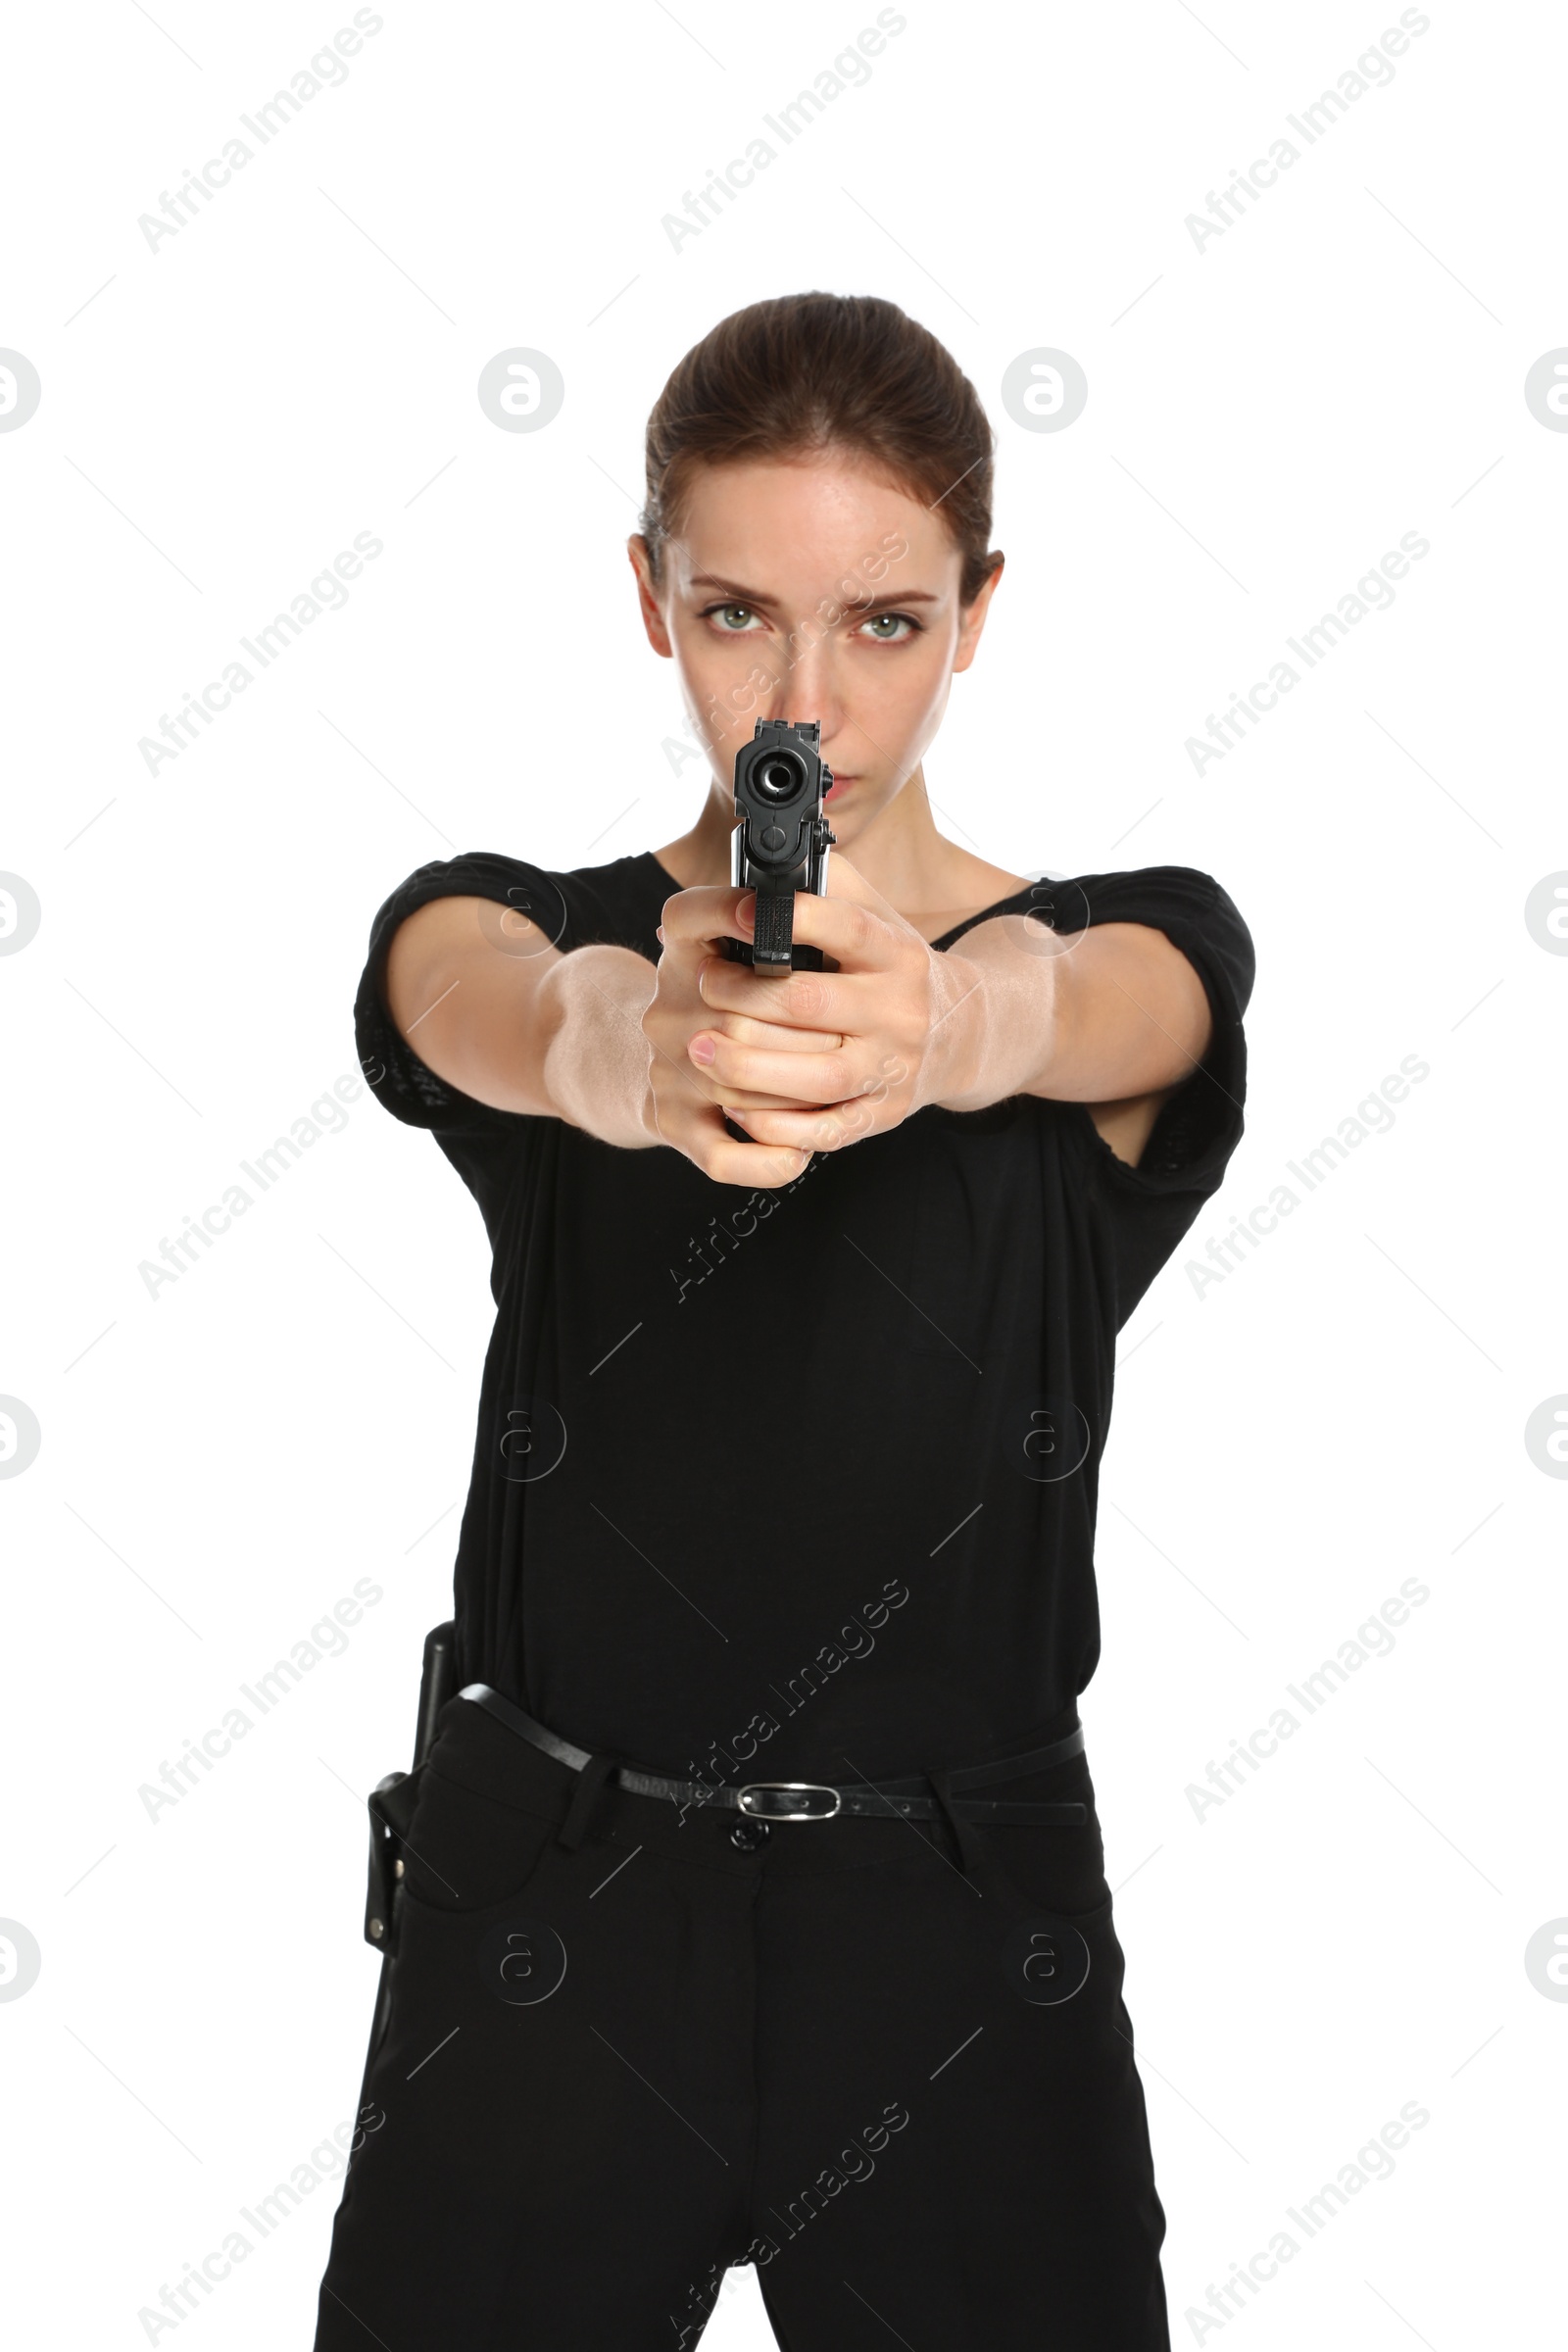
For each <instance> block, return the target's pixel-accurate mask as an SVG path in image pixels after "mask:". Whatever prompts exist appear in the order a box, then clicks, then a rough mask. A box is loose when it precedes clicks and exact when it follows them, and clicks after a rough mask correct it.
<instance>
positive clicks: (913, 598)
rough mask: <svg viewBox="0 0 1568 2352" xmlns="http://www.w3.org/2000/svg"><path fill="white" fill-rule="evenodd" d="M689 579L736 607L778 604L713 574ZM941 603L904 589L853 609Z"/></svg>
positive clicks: (695, 574)
mask: <svg viewBox="0 0 1568 2352" xmlns="http://www.w3.org/2000/svg"><path fill="white" fill-rule="evenodd" d="M689 578H690V582H691V585H692V587H694V588H721V589H722V590H723V591H724V594H725V595H726V596H732V597H733V598H734V599H735V602H736V603H737V604H738V605H776V604H777V603H778V602H779V600H778V598H777V597H776V596H764V595H763V593H762V592H761V590H760V589H759V588H743V587H742V586H741V585H740V583H739V581H738V580H721V579H719V578H718V576H717V575H716V573H714V572H711V571H694V572H692V573H691V574H690V575H689ZM941 602H942V599H941V597H940V596H934V595H933V594H932V593H931V591H930V590H929V589H926V588H907V589H906V590H905V591H904V593H903V595H901V596H895V595H887V596H871V597H866V598H865V599H863V600H862V599H861V598H859V597H856V598H855V600H854V606H853V609H854V610H855V611H856V612H865V613H874V612H876V611H877V610H878V609H879V608H880V607H881V606H883V605H940V604H941Z"/></svg>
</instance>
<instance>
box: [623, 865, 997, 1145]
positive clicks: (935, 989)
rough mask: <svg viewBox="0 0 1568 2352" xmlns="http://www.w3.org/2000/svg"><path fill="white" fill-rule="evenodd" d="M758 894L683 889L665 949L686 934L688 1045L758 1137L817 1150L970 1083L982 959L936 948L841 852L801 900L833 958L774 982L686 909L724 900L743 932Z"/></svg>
mask: <svg viewBox="0 0 1568 2352" xmlns="http://www.w3.org/2000/svg"><path fill="white" fill-rule="evenodd" d="M754 898H755V893H753V892H751V891H736V890H729V891H713V892H704V891H684V892H682V893H681V896H680V898H679V899H677V900H673V901H671V902H670V904H669V905H668V906H667V907H666V908H665V917H666V921H665V936H666V959H667V956H668V953H669V948H668V941H669V939H670V937H671V936H672V935H678V936H679V938H680V940H681V943H682V973H683V988H685V987H687V986H688V983H686V981H685V979H684V975H685V974H687V973H689V974H690V981H689V989H690V990H691V991H694V992H695V994H696V1002H695V1003H694V1002H693V996H692V994H690V993H687V994H683V996H682V999H681V1029H682V1034H681V1035H680V1037H679V1046H680V1050H681V1051H683V1052H684V1054H685V1056H686V1058H687V1065H688V1067H689V1068H690V1069H691V1070H692V1071H694V1072H696V1073H698V1074H699V1075H700V1076H701V1078H702V1079H703V1081H704V1082H705V1084H706V1085H707V1087H708V1089H709V1099H710V1101H711V1102H715V1103H723V1104H725V1106H726V1107H727V1108H728V1110H729V1115H730V1117H731V1118H733V1119H734V1120H735V1121H736V1123H737V1124H738V1125H741V1126H744V1127H745V1129H746V1132H747V1133H748V1134H749V1135H751V1136H753V1137H754V1138H755V1139H756V1141H757V1143H758V1144H759V1145H768V1146H774V1147H790V1146H793V1147H796V1148H798V1149H799V1150H800V1151H801V1152H805V1153H807V1154H809V1153H810V1152H836V1151H839V1150H841V1149H842V1148H843V1147H844V1145H846V1144H849V1143H854V1142H856V1141H858V1140H859V1139H861V1138H863V1137H865V1136H868V1135H880V1134H882V1133H884V1132H885V1131H886V1130H887V1129H888V1128H890V1127H897V1126H898V1125H899V1124H900V1123H901V1122H902V1121H903V1120H905V1119H907V1117H908V1116H909V1113H910V1112H911V1111H913V1110H917V1109H919V1108H920V1107H921V1106H922V1105H923V1104H925V1103H930V1102H935V1101H937V1100H939V1099H940V1098H941V1096H942V1095H943V1094H944V1093H946V1092H949V1091H953V1090H955V1089H958V1090H961V1087H962V1084H963V1078H962V1070H963V1068H964V1067H965V1066H966V1065H967V1063H968V1061H969V1060H971V1059H972V1058H973V1043H974V1036H975V1031H976V1024H977V1016H978V1008H979V1006H980V1005H981V1003H982V997H981V989H982V983H983V974H982V973H981V972H980V970H979V969H978V968H977V967H975V966H973V965H971V964H969V963H967V962H965V961H964V959H963V958H962V957H961V956H947V955H938V954H937V953H936V951H935V950H934V949H933V948H931V947H930V946H929V944H928V943H927V942H926V941H925V940H924V939H923V938H922V937H921V935H920V933H919V932H918V931H916V930H915V929H914V927H913V925H912V924H910V923H907V922H906V921H905V919H904V917H903V915H901V914H900V913H899V912H898V910H897V908H896V907H892V906H890V905H889V903H888V902H887V900H886V899H884V898H883V897H882V896H881V894H880V893H879V892H877V891H875V890H873V889H872V887H871V885H870V884H869V883H868V882H867V881H866V880H865V878H864V876H863V875H861V874H860V873H858V871H857V870H856V868H855V867H854V866H853V865H851V864H850V862H849V860H848V859H847V858H844V857H843V856H842V855H835V856H834V857H833V858H831V859H830V860H829V863H828V887H827V895H826V896H825V897H823V898H817V897H815V896H813V895H812V894H810V893H809V892H805V891H802V892H798V893H797V894H796V899H795V937H796V939H797V941H799V942H802V943H803V944H808V945H810V946H812V947H818V948H820V949H821V950H822V951H823V954H824V957H825V958H826V960H827V961H828V962H829V963H830V964H831V965H832V966H833V967H834V968H832V969H825V970H823V971H820V972H807V971H798V972H792V973H789V974H787V975H785V976H784V977H782V978H776V979H770V978H768V977H766V976H765V975H760V974H758V973H757V972H755V971H754V970H753V969H752V967H751V966H750V965H749V964H743V963H731V962H729V961H728V960H727V959H725V958H724V957H723V956H721V955H719V954H718V953H717V952H716V950H712V949H711V946H710V943H709V942H708V941H707V940H706V939H705V938H704V936H703V930H704V920H703V916H702V914H701V912H700V911H699V910H698V909H697V908H695V907H692V908H691V909H690V910H689V911H688V902H689V901H697V900H702V899H717V900H721V901H722V902H724V905H725V912H726V916H727V918H728V919H729V920H730V921H731V922H732V923H735V924H736V925H737V928H736V932H735V935H736V936H741V933H740V930H739V927H738V926H739V924H741V923H744V924H745V926H746V929H747V931H748V932H749V931H750V928H751V920H752V916H751V909H752V906H753V902H754ZM716 927H721V926H716ZM960 1007H964V1008H966V1009H963V1010H960ZM644 1025H645V1026H647V1023H646V1022H645V1024H644ZM673 1034H674V1033H673V1032H670V1033H667V1034H666V1035H664V1036H662V1038H661V1041H660V1042H662V1043H666V1044H668V1043H670V1040H671V1038H672V1037H673ZM694 1156H695V1154H694ZM699 1164H700V1165H701V1164H703V1163H702V1162H701V1161H700V1162H699ZM800 1164H803V1165H804V1164H805V1163H804V1161H803V1162H802V1163H800ZM710 1172H713V1171H710ZM725 1181H746V1179H745V1178H744V1177H739V1178H732V1179H731V1178H726V1179H725Z"/></svg>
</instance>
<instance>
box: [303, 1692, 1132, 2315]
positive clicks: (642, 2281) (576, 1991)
mask: <svg viewBox="0 0 1568 2352" xmlns="http://www.w3.org/2000/svg"><path fill="white" fill-rule="evenodd" d="M1070 1720H1071V1719H1070V1718H1069V1719H1067V1720H1066V1722H1065V1723H1064V1724H1062V1725H1060V1726H1056V1727H1053V1726H1049V1725H1043V1726H1040V1727H1038V1732H1037V1735H1036V1736H1035V1737H1034V1738H1032V1739H1031V1740H1028V1741H1020V1742H1019V1743H1018V1747H1019V1751H1020V1752H1022V1750H1023V1748H1024V1747H1026V1746H1033V1745H1040V1744H1044V1743H1045V1742H1047V1741H1049V1740H1051V1739H1052V1738H1054V1736H1055V1732H1056V1730H1058V1729H1064V1728H1067V1726H1068V1725H1069V1724H1070ZM760 1769H762V1768H761V1767H760ZM596 1779H597V1776H596V1775H594V1774H593V1768H592V1767H590V1768H589V1771H588V1773H586V1774H584V1775H579V1774H577V1773H574V1772H572V1771H571V1770H570V1769H568V1768H567V1767H566V1766H565V1765H563V1764H560V1763H558V1762H556V1761H555V1760H554V1759H553V1758H552V1757H550V1756H548V1755H546V1754H544V1753H543V1752H542V1751H541V1750H540V1749H538V1748H536V1747H533V1746H531V1745H529V1744H528V1743H527V1742H526V1741H524V1740H519V1739H518V1738H517V1737H516V1736H515V1734H514V1733H513V1732H512V1731H510V1730H509V1729H508V1728H507V1727H506V1726H505V1725H504V1724H502V1723H499V1722H497V1721H496V1720H495V1718H494V1717H493V1716H491V1715H489V1714H488V1713H487V1712H486V1711H485V1710H484V1709H483V1708H482V1707H479V1706H477V1705H475V1704H473V1703H472V1702H471V1701H469V1700H466V1699H464V1698H461V1697H457V1698H453V1699H451V1700H450V1701H449V1702H448V1704H447V1706H446V1707H445V1709H444V1710H443V1713H442V1716H441V1719H440V1727H439V1731H438V1734H437V1738H436V1742H435V1746H434V1748H433V1750H432V1752H431V1755H430V1758H429V1762H428V1765H427V1767H426V1770H425V1772H424V1774H423V1776H422V1779H421V1781H420V1784H419V1789H418V1794H417V1802H416V1807H415V1813H414V1818H413V1821H412V1824H411V1828H410V1833H409V1838H408V1855H407V1876H406V1879H405V1882H404V1884H405V1898H404V1901H403V1906H402V1921H401V1927H400V1931H399V1948H398V1950H397V1952H396V1954H395V1955H394V1956H393V1958H392V1959H391V1961H390V1962H389V1963H388V1965H389V1966H390V1967H391V1969H392V1972H393V1974H392V1998H391V2008H390V2013H389V2016H388V2019H387V2023H386V2028H385V2032H384V2034H383V2037H382V2039H381V2041H380V2044H379V2046H378V2047H376V2048H373V2049H372V2050H371V2051H370V2053H369V2057H368V2064H367V2068H366V2074H365V2081H364V2086H363V2090H362V2109H361V2122H360V2130H359V2131H358V2132H357V2133H356V2144H355V2147H354V2151H353V2153H352V2155H351V2158H350V2162H349V2168H348V2173H347V2177H346V2180H345V2182H344V2187H343V2194H342V2200H341V2203H340V2205H339V2208H338V2212H337V2215H336V2217H335V2220H334V2222H333V2228H332V2242H331V2250H330V2255H329V2258H328V2262H327V2267H326V2271H325V2274H324V2277H323V2278H322V2282H321V2289H320V2296H319V2320H318V2330H317V2335H316V2352H368V2348H369V2347H373V2346H374V2345H375V2344H377V2343H379V2344H380V2345H382V2346H383V2347H385V2352H683V2348H684V2347H686V2346H689V2345H692V2344H695V2343H696V2342H697V2340H698V2338H699V2337H700V2335H701V2334H702V2331H703V2327H704V2325H705V2323H706V2321H707V2319H708V2317H709V2315H710V2313H711V2309H712V2306H713V2303H714V2300H715V2298H716V2296H717V2293H718V2288H719V2285H720V2283H721V2281H722V2278H723V2275H724V2272H725V2270H726V2269H727V2268H728V2267H729V2266H731V2265H733V2264H737V2263H744V2262H752V2263H755V2264H756V2266H757V2271H758V2278H759V2281H760V2287H761V2292H762V2297H763V2301H764V2303H765V2304H766V2307H767V2312H768V2316H769V2319H770V2321H771V2324H772V2327H773V2329H774V2332H775V2334H776V2336H777V2338H778V2341H779V2344H780V2345H781V2347H783V2352H886V2348H887V2346H888V2344H889V2342H890V2340H891V2341H894V2342H898V2341H903V2342H904V2343H906V2344H907V2345H908V2346H910V2347H912V2348H913V2352H1041V2347H1042V2346H1049V2347H1050V2348H1051V2352H1169V2343H1170V2338H1169V2333H1168V2329H1167V2324H1166V2313H1165V2298H1164V2290H1163V2286H1162V2283H1161V2278H1160V2270H1159V2247H1160V2242H1161V2239H1162V2237H1163V2234H1164V2227H1165V2223H1164V2214H1163V2212H1162V2210H1161V2207H1160V2203H1159V2199H1158V2196H1157V2195H1156V2193H1155V2188H1154V2180H1153V2171H1152V2161H1151V2155H1150V2145H1149V2131H1148V2122H1147V2117H1146V2114H1145V2107H1144V2097H1143V2090H1142V2087H1141V2085H1140V2082H1139V2080H1138V2075H1137V2071H1136V2069H1135V2066H1134V2060H1133V2044H1132V2028H1131V2025H1130V2023H1129V2020H1128V2016H1127V2011H1126V2008H1125V2007H1124V2005H1123V2002H1122V1997H1121V1994H1122V1952H1121V1947H1120V1945H1119V1943H1118V1941H1117V1939H1116V1934H1115V1930H1114V1927H1113V1926H1112V1922H1111V1902H1110V1896H1109V1892H1108V1889H1107V1887H1106V1885H1105V1881H1104V1877H1103V1855H1102V1846H1101V1837H1100V1828H1099V1823H1098V1819H1097V1817H1096V1813H1095V1807H1094V1790H1093V1787H1092V1784H1091V1781H1090V1775H1089V1769H1088V1763H1087V1759H1086V1758H1085V1757H1084V1756H1083V1755H1082V1754H1080V1755H1078V1756H1076V1757H1073V1758H1071V1759H1070V1760H1069V1761H1068V1762H1066V1763H1063V1764H1059V1765H1057V1766H1054V1767H1053V1768H1052V1769H1050V1770H1049V1771H1046V1772H1043V1773H1037V1774H1035V1775H1033V1776H1031V1777H1030V1778H1029V1779H1028V1780H1020V1781H1017V1782H1011V1783H1008V1784H1007V1786H1006V1788H1005V1789H1000V1790H998V1791H996V1793H998V1794H1001V1795H1005V1796H1008V1797H1013V1796H1019V1797H1025V1796H1028V1797H1033V1796H1039V1797H1043V1798H1048V1799H1055V1798H1070V1799H1080V1800H1082V1801H1083V1802H1084V1804H1085V1805H1086V1807H1087V1818H1086V1821H1085V1824H1084V1826H1083V1827H1078V1828H1066V1827H1055V1826H1049V1827H1042V1826H1036V1825H1022V1826H1020V1825H1017V1824H1009V1825H1006V1826H1005V1827H1004V1826H991V1825H988V1826H986V1827H984V1828H977V1827H975V1826H974V1825H968V1824H966V1825H965V1833H964V1835H963V1838H962V1848H966V1849H967V1852H966V1853H965V1852H964V1851H963V1850H961V1849H960V1845H959V1842H958V1840H957V1838H956V1837H955V1835H954V1833H953V1831H952V1830H951V1828H950V1827H949V1825H948V1824H947V1822H945V1821H938V1822H934V1823H930V1822H910V1821H907V1820H895V1819H889V1820H885V1821H884V1820H862V1819H838V1820H830V1821H805V1822H779V1823H775V1824H773V1825H771V1826H770V1827H769V1829H768V1830H767V1832H766V1834H765V1836H763V1837H761V1838H758V1837H757V1831H756V1828H755V1825H749V1824H748V1825H745V1826H744V1827H742V1826H741V1825H740V1824H739V1823H738V1817H737V1816H736V1814H735V1813H734V1812H732V1811H729V1810H728V1809H721V1808H718V1807H714V1806H704V1807H698V1808H693V1809H691V1810H688V1811H686V1812H685V1813H684V1814H683V1813H681V1812H680V1811H679V1810H678V1809H677V1808H676V1807H675V1806H674V1805H672V1804H671V1803H669V1802H667V1801H664V1800H662V1799H659V1798H655V1797H648V1796H634V1795H631V1794H629V1793H628V1792H627V1791H625V1790H624V1789H620V1788H619V1787H618V1786H616V1785H615V1784H614V1783H613V1782H611V1783H608V1784H600V1785H598V1786H597V1787H595V1786H593V1785H592V1782H593V1781H594V1780H596ZM585 1780H588V1781H590V1786H589V1787H587V1788H586V1789H585V1788H584V1787H583V1783H584V1781H585ZM573 1799H576V1804H575V1808H574V1809H573ZM568 1814H569V1816H570V1817H569V1819H568ZM738 1829H739V1833H740V1836H741V1838H743V1839H745V1840H748V1841H749V1840H752V1839H756V1842H755V1843H752V1844H750V1850H748V1848H747V1846H746V1845H744V1844H738V1843H737V1842H736V1833H737V1830H738ZM563 1830H564V1832H565V1840H564V1838H563V1836H562V1832H563ZM966 1865H967V1866H966Z"/></svg>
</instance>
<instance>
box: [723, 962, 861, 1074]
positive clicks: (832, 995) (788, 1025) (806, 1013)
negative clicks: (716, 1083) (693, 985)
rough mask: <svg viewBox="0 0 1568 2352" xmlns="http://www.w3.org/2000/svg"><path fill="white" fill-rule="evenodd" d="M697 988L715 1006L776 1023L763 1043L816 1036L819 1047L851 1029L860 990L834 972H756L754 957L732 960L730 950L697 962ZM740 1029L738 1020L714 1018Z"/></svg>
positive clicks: (824, 1047) (756, 1020)
mask: <svg viewBox="0 0 1568 2352" xmlns="http://www.w3.org/2000/svg"><path fill="white" fill-rule="evenodd" d="M697 993H698V995H699V996H700V997H701V998H702V1000H703V1003H704V1005H708V1006H710V1007H711V1009H712V1010H713V1011H714V1012H728V1013H735V1014H738V1015H740V1016H742V1017H743V1018H744V1019H745V1020H746V1021H747V1022H748V1023H750V1024H753V1025H756V1026H759V1027H765V1028H771V1029H774V1030H776V1031H777V1032H778V1035H777V1036H776V1037H774V1038H762V1039H759V1040H758V1041H757V1042H758V1043H759V1044H762V1045H776V1046H777V1047H778V1049H779V1051H780V1052H784V1051H786V1050H787V1047H786V1040H787V1041H788V1043H789V1044H793V1043H794V1041H795V1040H796V1039H797V1038H802V1037H804V1038H811V1037H815V1038H818V1039H820V1040H821V1046H820V1048H819V1049H818V1050H819V1051H826V1050H827V1049H829V1048H831V1047H833V1046H836V1045H838V1044H840V1043H841V1042H842V1040H843V1038H844V1037H845V1036H846V1035H847V1034H848V1033H849V1032H850V1030H851V1027H852V1020H853V1015H852V1013H851V1010H850V1006H851V1002H852V999H853V998H854V997H855V996H856V995H857V994H858V993H860V992H858V991H857V990H856V988H855V985H854V983H853V981H851V982H850V983H848V984H846V983H844V982H842V981H840V980H838V978H837V977H836V975H835V974H833V973H831V972H786V973H782V974H780V976H779V977H778V978H776V979H769V978H768V977H767V976H766V974H764V973H760V972H756V971H754V970H753V969H752V966H751V965H750V964H749V963H731V962H730V961H729V959H728V957H727V956H706V957H705V958H704V959H703V961H702V962H701V963H700V964H699V965H698V967H697ZM714 1026H715V1027H720V1026H721V1027H723V1028H725V1029H727V1030H728V1031H729V1033H730V1035H731V1036H735V1035H736V1034H738V1032H737V1031H736V1029H735V1027H734V1025H733V1023H731V1022H728V1021H726V1022H723V1023H717V1022H715V1024H714Z"/></svg>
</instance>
